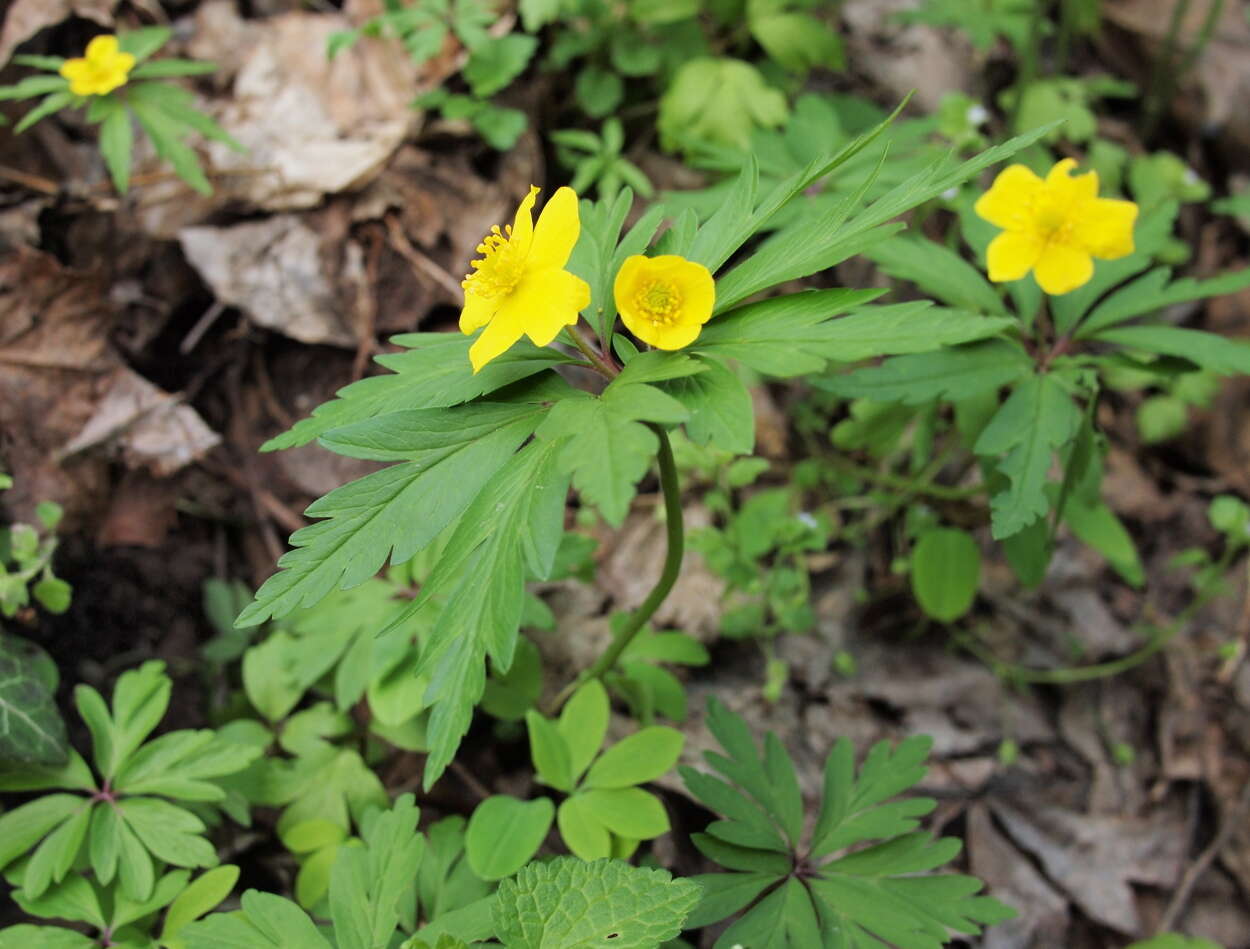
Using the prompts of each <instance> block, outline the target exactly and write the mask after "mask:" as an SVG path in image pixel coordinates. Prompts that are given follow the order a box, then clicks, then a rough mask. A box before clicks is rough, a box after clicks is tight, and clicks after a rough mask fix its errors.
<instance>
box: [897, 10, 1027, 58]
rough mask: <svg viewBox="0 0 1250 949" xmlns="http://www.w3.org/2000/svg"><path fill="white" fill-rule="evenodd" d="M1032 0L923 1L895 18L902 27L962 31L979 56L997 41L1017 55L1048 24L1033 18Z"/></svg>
mask: <svg viewBox="0 0 1250 949" xmlns="http://www.w3.org/2000/svg"><path fill="white" fill-rule="evenodd" d="M1037 6H1038V5H1037V3H1036V0H979V2H977V3H965V2H964V0H926V2H924V3H922V4H920V5H919V6H918V7H916V9H914V10H905V11H903V12H901V13H899V14H898V18H899V19H900V20H901V21H902V22H904V23H927V24H930V25H932V26H951V27H955V28H957V29H960V30H963V31H964V32H965V33H967V34H968V38H969V39H970V40H971V41H972V45H973V46H975V47H976V48H977V49H978V50H979V51H981V52H982V53H988V52H989V50H990V47H991V46H993V45H994V43H995V42H997V41H998V39H999V37H1003V38H1004V39H1006V40H1007V41H1008V42H1009V43H1010V44H1011V45H1012V46H1013V47H1014V48H1015V49H1016V50H1017V51H1024V50H1025V49H1027V48H1028V45H1029V37H1030V34H1031V33H1033V32H1034V31H1035V30H1038V29H1049V27H1050V23H1049V21H1048V20H1045V19H1043V18H1040V17H1038V16H1036V14H1035V10H1036V8H1037Z"/></svg>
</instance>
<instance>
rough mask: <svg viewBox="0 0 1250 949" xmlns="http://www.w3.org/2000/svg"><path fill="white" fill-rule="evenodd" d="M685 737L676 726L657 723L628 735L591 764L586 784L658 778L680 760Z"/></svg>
mask: <svg viewBox="0 0 1250 949" xmlns="http://www.w3.org/2000/svg"><path fill="white" fill-rule="evenodd" d="M684 741H685V738H684V737H683V735H682V733H681V732H679V731H677V729H675V728H668V727H667V726H664V725H653V726H651V727H650V728H644V729H642V730H641V731H639V732H636V733H635V734H633V735H630V736H629V737H628V738H625V739H623V740H621V741H619V742H617V743H616V744H615V745H613V746H612V747H611V748H609V749H608V750H607V751H605V752H604V753H603V754H602V755H600V756H599V759H598V760H597V761H596V762H595V763H594V764H593V765H591V766H590V771H589V772H587V774H586V779H585V781H583V782H582V786H583V787H586V788H626V787H632V786H633V785H635V784H644V783H646V782H647V781H654V780H655V779H656V778H658V777H659V776H660V775H662V774H664V773H665V772H667V771H668V770H669V769H670V768H672V767H673V765H675V764H676V763H677V758H678V757H679V756H680V755H681V746H682V744H683V743H684Z"/></svg>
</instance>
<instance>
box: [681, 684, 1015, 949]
mask: <svg viewBox="0 0 1250 949" xmlns="http://www.w3.org/2000/svg"><path fill="white" fill-rule="evenodd" d="M707 724H708V727H709V729H710V730H711V732H712V734H713V736H715V738H716V740H717V741H718V742H719V743H720V746H721V747H722V748H723V749H724V751H725V753H724V754H720V753H717V752H712V751H709V752H705V753H704V757H705V759H706V761H707V763H708V765H710V766H711V767H712V768H713V769H714V770H715V771H716V772H718V773H717V774H709V773H707V772H703V771H697V770H695V769H694V768H690V767H686V766H682V767H681V768H680V771H681V776H682V779H683V780H684V781H685V783H686V787H687V789H688V790H689V791H690V793H691V794H692V795H693V796H694V797H695V799H696V800H698V801H700V802H701V803H702V804H703V805H704V806H706V807H707V808H708V809H709V810H711V811H713V812H714V813H716V814H718V815H721V819H719V820H716V821H713V822H712V823H711V824H709V825H708V827H707V830H706V832H705V833H702V834H695V835H694V842H695V845H696V846H697V847H698V848H699V849H700V850H701V851H702V852H703V854H704V855H705V856H706V857H708V858H709V859H710V860H712V861H713V862H715V863H717V864H719V865H720V866H722V867H724V868H725V869H726V871H728V872H725V873H708V874H703V875H702V876H698V877H694V878H692V879H693V880H694V881H695V882H697V883H699V884H700V885H701V886H702V896H701V898H700V901H699V905H698V906H697V907H696V908H695V910H694V912H693V913H691V915H690V918H689V919H688V920H687V925H688V926H691V927H696V926H708V925H711V924H713V923H717V922H720V921H721V920H724V919H727V918H729V917H731V916H734V915H736V914H738V913H740V912H741V914H742V915H741V916H739V918H738V919H737V920H736V921H735V922H734V923H733V924H732V925H731V926H730V927H729V928H728V929H726V930H725V931H724V933H723V934H722V935H721V936H720V938H718V939H717V941H716V949H730V947H732V946H736V945H742V946H757V945H758V946H765V945H767V946H775V947H778V949H809V947H812V946H822V945H828V944H829V942H828V937H829V934H838V935H839V936H840V937H841V943H834V944H835V945H837V944H841V945H847V946H852V945H856V946H858V945H864V946H868V945H877V944H879V943H878V942H877V940H880V941H881V943H884V944H889V945H892V946H898V947H900V949H932V947H936V946H940V945H945V944H946V943H947V942H948V941H949V940H950V939H951V938H953V934H956V933H958V934H975V933H978V932H980V930H981V927H982V926H985V925H991V924H993V923H997V922H1001V921H1003V920H1005V919H1010V918H1011V917H1012V916H1014V915H1015V913H1014V911H1013V910H1011V909H1009V908H1008V907H1006V906H1004V905H1003V904H1001V903H999V902H998V901H997V900H994V899H991V898H989V897H985V896H976V895H975V894H976V893H977V891H978V890H980V889H981V885H982V884H981V882H980V881H979V880H977V879H975V878H973V877H968V876H960V875H955V874H941V875H932V874H929V872H928V871H931V870H935V869H937V868H938V867H941V866H943V865H944V864H946V863H948V862H949V861H950V860H952V859H953V858H954V857H955V855H956V854H957V853H958V852H959V849H960V843H959V841H958V840H956V839H954V838H943V839H941V840H934V839H933V837H932V835H930V834H928V833H925V832H924V831H922V830H919V829H918V828H919V826H920V821H919V818H921V817H923V816H924V815H925V814H928V813H929V812H931V811H932V810H933V809H934V807H936V806H937V802H936V801H934V800H933V799H932V798H905V799H901V800H891V799H892V798H894V797H895V796H896V795H897V794H899V793H901V792H903V791H905V790H907V789H908V788H910V787H912V786H914V785H915V784H917V783H919V782H920V781H921V780H922V779H923V778H924V776H925V771H926V769H925V767H924V759H925V757H926V755H927V754H928V751H929V747H930V744H931V742H930V741H929V739H927V738H922V737H917V738H909V739H907V740H906V741H903V742H901V743H900V744H899V745H898V746H897V747H895V748H893V749H892V748H890V746H889V745H888V743H886V742H881V743H879V744H877V745H876V746H874V747H873V748H872V750H871V751H870V752H869V753H868V756H867V758H866V759H865V760H864V762H863V764H862V765H861V766H860V768H859V770H858V772H857V771H856V768H855V752H854V748H853V746H852V745H851V742H850V740H849V739H846V738H842V739H839V740H838V742H837V743H836V744H835V745H834V747H833V750H832V751H831V752H830V753H829V757H828V759H827V760H826V762H825V772H824V787H823V789H822V791H821V800H820V809H819V811H818V812H817V815H816V820H815V823H814V825H812V826H810V827H808V826H806V825H805V822H804V817H803V796H802V793H801V791H800V789H799V782H798V776H797V773H796V772H795V768H794V764H793V762H792V761H791V760H790V758H789V756H788V755H787V754H786V752H785V749H784V748H783V747H782V744H781V742H780V741H779V740H778V738H777V736H776V735H774V734H772V733H769V734H768V735H766V736H765V741H764V754H763V755H762V756H761V755H760V753H759V751H758V750H757V749H756V745H755V742H754V740H753V739H752V738H751V733H750V731H749V729H748V728H747V725H746V723H745V722H744V721H743V720H742V719H741V718H740V717H738V716H737V715H734V714H733V713H732V712H730V711H729V710H728V709H726V708H725V706H724V705H723V704H721V703H720V702H719V701H716V700H715V699H713V700H712V701H711V702H710V703H709V705H708V712H707Z"/></svg>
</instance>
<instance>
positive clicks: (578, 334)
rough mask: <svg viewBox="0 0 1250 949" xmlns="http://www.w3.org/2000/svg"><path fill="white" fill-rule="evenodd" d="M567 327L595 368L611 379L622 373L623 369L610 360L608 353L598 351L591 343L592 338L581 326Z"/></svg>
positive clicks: (575, 343)
mask: <svg viewBox="0 0 1250 949" xmlns="http://www.w3.org/2000/svg"><path fill="white" fill-rule="evenodd" d="M565 328H566V329H567V330H568V331H569V336H570V337H571V338H572V340H573V345H574V346H576V347H577V348H578V349H580V350H581V351H582V355H583V356H585V357H586V359H587V360H588V361H589V362H590V364H591V365H592V366H594V368H595V369H598V370H599V372H601V373H602V374H603V375H605V376H607V377H608V378H609V379H615V378H616V377H617V376H619V375H620V374H621V370H619V369H618V368H616V366H614V365H612V363H611V362H609V361H608V357H607V356H606V354H603V353H600V352H598V351H597V350H596V349H595V348H594V347H593V346H591V345H590V340H588V339H587V338H586V337H585V335H583V333H582V331H581V327H579V326H576V325H574V326H568V327H565Z"/></svg>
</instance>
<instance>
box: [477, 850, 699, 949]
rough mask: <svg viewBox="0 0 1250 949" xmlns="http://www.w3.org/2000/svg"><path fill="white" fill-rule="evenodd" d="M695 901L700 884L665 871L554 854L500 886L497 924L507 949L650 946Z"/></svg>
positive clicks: (667, 934)
mask: <svg viewBox="0 0 1250 949" xmlns="http://www.w3.org/2000/svg"><path fill="white" fill-rule="evenodd" d="M698 899H699V888H698V886H697V885H695V884H694V883H691V882H689V881H688V880H674V879H673V878H672V877H671V876H670V875H669V874H668V873H667V872H666V871H664V870H646V869H643V868H641V867H631V866H629V865H628V864H626V863H622V862H620V861H606V860H605V861H596V862H594V863H583V862H582V861H580V860H574V859H570V858H559V859H556V860H553V861H551V862H550V863H534V864H530V865H529V866H528V867H526V868H525V869H523V870H522V871H521V872H520V873H518V874H517V876H516V878H515V879H513V880H505V881H504V882H503V883H502V884H501V885H500V887H499V894H498V897H497V900H496V904H495V928H496V931H497V933H498V935H499V938H500V939H502V940H503V942H504V943H505V944H506V945H507V946H508V947H509V949H592V947H594V949H598V947H600V946H604V945H610V946H613V947H614V949H655V947H656V946H658V945H659V944H660V943H662V942H664V941H665V940H668V939H672V938H673V937H674V936H676V935H677V934H678V933H679V932H680V931H681V927H682V922H683V921H684V920H685V918H686V916H687V914H689V912H690V910H691V909H692V908H693V907H694V904H695V903H696V902H698Z"/></svg>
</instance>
